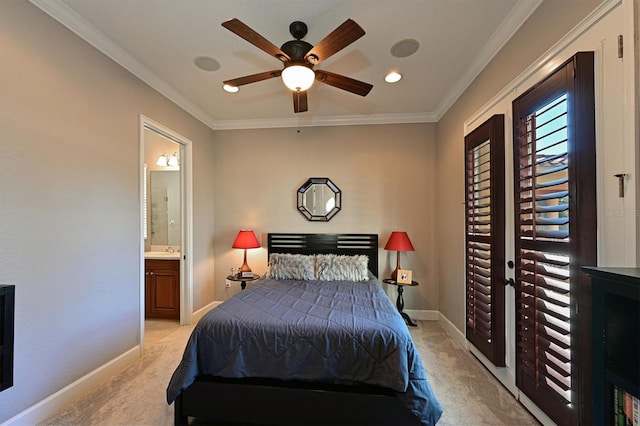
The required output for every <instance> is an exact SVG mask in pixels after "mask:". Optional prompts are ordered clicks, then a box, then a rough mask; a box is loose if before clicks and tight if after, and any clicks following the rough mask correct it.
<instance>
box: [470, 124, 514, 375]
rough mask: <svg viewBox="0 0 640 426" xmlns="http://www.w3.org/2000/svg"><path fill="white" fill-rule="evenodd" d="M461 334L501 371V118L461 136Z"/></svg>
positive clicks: (502, 145) (502, 220)
mask: <svg viewBox="0 0 640 426" xmlns="http://www.w3.org/2000/svg"><path fill="white" fill-rule="evenodd" d="M465 147H466V148H465V152H466V154H465V155H466V158H465V175H466V179H465V193H466V202H465V205H466V207H465V209H466V215H465V216H466V253H467V259H466V265H467V271H466V280H467V284H466V298H467V306H466V316H467V325H466V335H467V339H468V340H469V341H470V342H471V343H473V345H474V346H475V347H477V348H478V349H479V350H480V351H481V352H482V353H483V354H484V355H486V356H487V358H489V359H490V360H491V361H492V362H493V363H494V364H495V365H496V366H504V365H505V364H504V243H503V241H504V116H502V115H496V116H494V117H492V118H490V119H489V120H487V122H485V123H484V124H482V125H481V126H480V127H478V128H477V129H476V130H474V131H473V132H472V133H470V134H469V135H468V136H467V137H465Z"/></svg>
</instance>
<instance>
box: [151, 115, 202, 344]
mask: <svg viewBox="0 0 640 426" xmlns="http://www.w3.org/2000/svg"><path fill="white" fill-rule="evenodd" d="M140 159H141V164H140V205H141V217H140V223H141V227H140V228H141V244H140V247H141V257H140V265H141V266H140V270H141V279H140V343H141V345H140V347H141V350H144V347H145V346H147V347H148V346H149V345H150V344H153V343H155V342H157V341H159V340H161V339H162V338H163V337H165V336H166V335H168V334H170V333H171V332H173V331H175V330H176V329H177V328H178V327H179V326H180V325H182V324H189V323H190V322H191V312H192V282H191V281H192V274H191V270H192V261H191V259H190V257H191V256H190V254H191V235H192V231H191V230H192V226H191V223H192V213H191V205H192V204H191V193H192V192H191V191H192V190H191V173H190V169H191V141H189V140H188V139H186V138H184V137H183V136H181V135H179V134H177V133H176V132H174V131H172V130H171V129H168V128H166V127H164V126H162V125H161V124H159V123H157V122H155V121H153V120H151V119H149V118H148V117H145V116H143V115H141V116H140Z"/></svg>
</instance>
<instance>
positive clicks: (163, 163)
mask: <svg viewBox="0 0 640 426" xmlns="http://www.w3.org/2000/svg"><path fill="white" fill-rule="evenodd" d="M167 163H168V160H167V156H166V155H165V154H162V155H161V156H160V157H158V161H156V164H157V165H158V166H160V167H167Z"/></svg>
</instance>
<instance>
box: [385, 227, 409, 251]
mask: <svg viewBox="0 0 640 426" xmlns="http://www.w3.org/2000/svg"><path fill="white" fill-rule="evenodd" d="M384 249H385V250H397V251H414V249H413V245H412V244H411V240H410V239H409V236H408V235H407V233H406V232H400V231H394V232H392V233H391V235H390V236H389V241H387V245H386V246H384Z"/></svg>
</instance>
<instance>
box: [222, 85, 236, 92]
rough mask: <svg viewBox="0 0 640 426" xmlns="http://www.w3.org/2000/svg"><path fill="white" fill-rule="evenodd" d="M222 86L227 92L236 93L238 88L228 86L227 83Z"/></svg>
mask: <svg viewBox="0 0 640 426" xmlns="http://www.w3.org/2000/svg"><path fill="white" fill-rule="evenodd" d="M222 88H223V89H224V91H225V92H229V93H236V92H237V91H238V90H240V88H239V87H237V86H229V85H228V84H225V85H223V86H222Z"/></svg>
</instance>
